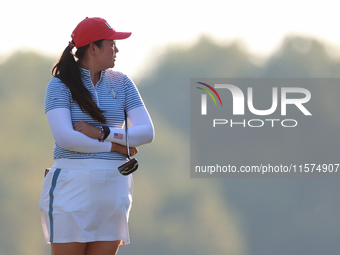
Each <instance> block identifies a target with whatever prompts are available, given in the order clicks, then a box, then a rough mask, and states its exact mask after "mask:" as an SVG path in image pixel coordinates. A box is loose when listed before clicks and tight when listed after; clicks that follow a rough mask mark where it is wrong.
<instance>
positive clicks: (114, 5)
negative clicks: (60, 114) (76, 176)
mask: <svg viewBox="0 0 340 255" xmlns="http://www.w3.org/2000/svg"><path fill="white" fill-rule="evenodd" d="M339 10H340V2H339V1H336V0H323V1H310V0H309V1H307V0H284V1H281V0H280V1H278V0H234V1H225V0H210V1H205V2H203V1H197V0H196V1H194V0H172V1H160V0H158V1H156V0H144V1H143V0H142V1H131V0H117V1H114V0H111V1H108V0H102V1H88V0H82V1H79V0H74V1H70V0H67V1H66V0H59V1H49V0H10V1H9V0H3V1H2V4H1V8H0V24H1V33H0V38H1V42H0V43H1V48H0V56H5V55H8V54H9V53H11V52H13V51H15V50H19V49H33V50H36V51H40V52H42V53H44V54H49V55H53V56H58V55H59V54H60V53H61V52H62V51H63V50H64V48H65V47H66V46H67V44H68V41H70V40H71V37H70V35H71V32H72V31H73V29H74V28H75V27H76V25H77V24H78V23H79V22H80V21H81V20H83V19H84V18H85V17H87V16H88V17H102V18H104V19H106V20H107V21H108V23H109V24H110V25H111V26H112V27H114V28H115V29H116V30H117V31H128V32H132V36H131V37H130V38H128V39H126V40H122V41H118V42H117V46H118V48H119V50H120V52H119V53H118V56H117V61H116V67H115V69H116V70H120V71H123V72H124V73H127V74H128V75H132V76H137V75H138V74H140V73H141V72H142V71H143V69H144V68H146V69H147V68H148V67H149V66H151V65H152V63H153V60H154V59H155V58H157V56H158V55H159V53H160V52H161V50H162V49H163V48H164V47H165V46H166V45H168V44H187V45H190V44H193V43H194V42H195V41H196V40H197V39H198V38H199V37H200V35H202V34H206V35H210V36H211V37H212V38H214V39H215V40H217V41H218V42H225V43H229V42H232V41H234V40H241V41H243V42H244V45H245V46H246V47H247V48H248V50H249V51H250V52H251V53H252V54H254V55H258V56H261V55H262V56H267V55H269V54H270V53H272V52H273V51H274V50H275V49H276V48H277V47H279V44H280V43H281V42H282V38H284V37H285V36H286V35H292V34H293V35H296V34H299V35H306V36H312V37H314V38H317V39H320V40H322V41H324V42H327V43H329V44H331V45H333V46H335V48H337V47H338V46H339V48H340V33H339V29H338V23H339V19H338V16H339Z"/></svg>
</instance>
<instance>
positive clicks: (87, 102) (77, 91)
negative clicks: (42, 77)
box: [52, 40, 106, 123]
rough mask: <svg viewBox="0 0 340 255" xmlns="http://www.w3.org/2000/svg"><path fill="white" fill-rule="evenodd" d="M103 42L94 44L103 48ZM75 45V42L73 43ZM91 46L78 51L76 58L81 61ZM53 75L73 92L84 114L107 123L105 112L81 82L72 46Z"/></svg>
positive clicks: (66, 51) (55, 66) (60, 60)
mask: <svg viewBox="0 0 340 255" xmlns="http://www.w3.org/2000/svg"><path fill="white" fill-rule="evenodd" d="M102 42H103V40H100V41H96V42H94V43H95V44H96V45H97V46H98V47H101V46H102ZM72 43H73V42H72ZM88 47H89V45H86V46H84V47H81V48H79V49H77V51H76V53H75V56H76V57H77V58H78V59H81V58H82V57H83V56H84V55H85V52H86V50H87V49H88ZM52 75H53V76H55V77H57V78H59V79H60V80H61V81H62V82H63V83H64V84H65V85H66V86H67V87H68V88H69V89H70V91H71V94H72V98H73V100H74V101H76V103H77V104H78V105H79V107H80V109H81V110H82V111H83V112H87V113H88V114H90V116H91V117H92V118H93V119H95V120H97V121H99V122H101V123H106V119H105V117H104V115H103V113H104V111H103V110H100V109H99V108H98V106H97V105H96V103H95V102H94V101H93V98H92V96H91V93H90V91H89V90H88V89H87V88H86V87H85V86H84V84H83V82H82V80H81V74H80V69H79V65H78V63H77V62H76V60H75V59H74V55H73V53H72V45H71V46H70V45H69V46H67V47H66V48H65V50H64V52H63V53H62V55H61V57H60V59H59V61H58V62H57V63H56V64H55V65H54V67H53V68H52Z"/></svg>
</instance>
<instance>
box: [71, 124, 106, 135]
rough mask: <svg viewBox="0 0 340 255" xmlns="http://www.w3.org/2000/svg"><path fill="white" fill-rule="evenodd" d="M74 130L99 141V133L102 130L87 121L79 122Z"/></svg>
mask: <svg viewBox="0 0 340 255" xmlns="http://www.w3.org/2000/svg"><path fill="white" fill-rule="evenodd" d="M73 129H74V130H76V131H78V132H80V133H83V134H84V135H86V136H88V137H91V138H93V139H99V131H100V130H101V129H100V128H97V127H94V126H92V125H91V124H89V123H87V122H85V121H79V122H77V123H76V124H74V125H73Z"/></svg>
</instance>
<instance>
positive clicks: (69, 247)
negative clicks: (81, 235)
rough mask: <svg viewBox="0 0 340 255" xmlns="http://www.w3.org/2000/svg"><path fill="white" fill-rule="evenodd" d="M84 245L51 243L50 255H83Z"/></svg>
mask: <svg viewBox="0 0 340 255" xmlns="http://www.w3.org/2000/svg"><path fill="white" fill-rule="evenodd" d="M85 249H86V243H52V244H51V251H52V255H84V254H85Z"/></svg>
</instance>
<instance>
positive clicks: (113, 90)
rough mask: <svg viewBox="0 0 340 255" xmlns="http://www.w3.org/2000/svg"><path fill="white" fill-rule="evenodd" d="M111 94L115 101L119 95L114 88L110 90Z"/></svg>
mask: <svg viewBox="0 0 340 255" xmlns="http://www.w3.org/2000/svg"><path fill="white" fill-rule="evenodd" d="M110 94H111V96H112V97H113V98H114V99H116V98H117V96H118V93H117V92H116V91H115V89H114V88H111V89H110Z"/></svg>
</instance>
